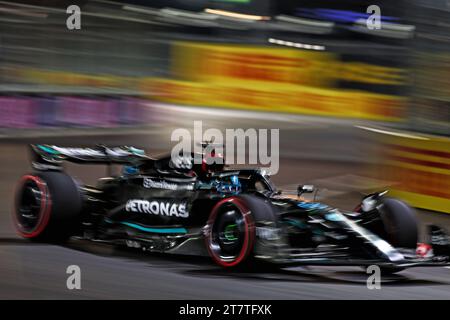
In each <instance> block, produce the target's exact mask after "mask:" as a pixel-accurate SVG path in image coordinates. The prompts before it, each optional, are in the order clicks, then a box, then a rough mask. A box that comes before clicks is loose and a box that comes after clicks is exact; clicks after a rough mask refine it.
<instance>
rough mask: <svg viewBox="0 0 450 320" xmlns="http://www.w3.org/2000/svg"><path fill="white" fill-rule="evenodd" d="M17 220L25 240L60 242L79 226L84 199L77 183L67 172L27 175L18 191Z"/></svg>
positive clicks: (15, 209) (14, 217) (14, 212)
mask: <svg viewBox="0 0 450 320" xmlns="http://www.w3.org/2000/svg"><path fill="white" fill-rule="evenodd" d="M15 196H16V199H15V208H14V211H13V220H14V224H15V226H16V229H17V232H18V233H19V235H21V236H22V237H24V238H28V239H31V240H37V241H48V242H60V241H64V240H66V239H67V238H68V237H70V236H71V235H73V233H74V230H75V228H76V227H77V226H78V220H79V217H80V212H81V209H82V197H81V194H80V192H79V188H78V186H77V184H76V183H75V181H74V180H73V179H72V177H70V176H69V175H67V174H65V173H63V172H39V173H32V174H28V175H24V176H23V177H22V178H21V179H20V180H19V184H18V186H17V189H16V195H15Z"/></svg>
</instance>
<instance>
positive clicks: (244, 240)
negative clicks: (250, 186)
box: [205, 196, 255, 268]
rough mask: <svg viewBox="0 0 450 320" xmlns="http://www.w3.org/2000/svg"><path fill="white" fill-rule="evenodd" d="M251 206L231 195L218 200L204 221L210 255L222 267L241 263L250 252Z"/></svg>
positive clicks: (252, 241)
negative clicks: (206, 220)
mask: <svg viewBox="0 0 450 320" xmlns="http://www.w3.org/2000/svg"><path fill="white" fill-rule="evenodd" d="M252 209H253V208H252V206H251V205H250V204H249V202H248V201H245V199H244V198H241V197H238V196H233V197H229V198H225V199H223V200H221V201H219V202H218V203H217V204H216V205H215V206H214V208H213V209H212V211H211V213H210V215H209V219H208V222H207V228H206V234H205V242H206V248H207V250H208V252H209V255H210V256H211V258H212V259H213V260H214V262H216V263H217V264H218V265H220V266H222V267H225V268H232V267H237V266H242V265H243V264H244V263H245V262H246V261H247V260H248V259H249V258H250V257H251V254H252V252H253V247H254V242H255V223H254V218H253V215H252Z"/></svg>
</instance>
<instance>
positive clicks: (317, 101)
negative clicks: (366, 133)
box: [143, 79, 407, 121]
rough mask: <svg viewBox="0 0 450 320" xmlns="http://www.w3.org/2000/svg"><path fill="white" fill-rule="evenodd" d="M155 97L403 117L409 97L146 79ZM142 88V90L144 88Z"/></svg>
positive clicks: (254, 107)
mask: <svg viewBox="0 0 450 320" xmlns="http://www.w3.org/2000/svg"><path fill="white" fill-rule="evenodd" d="M143 85H144V88H145V91H146V92H154V93H156V94H155V95H151V97H152V98H156V99H157V100H160V101H163V102H169V103H175V104H188V105H196V106H206V107H224V108H238V109H248V110H261V111H271V112H288V113H298V114H308V115H320V116H332V117H343V118H358V119H368V120H380V121H401V120H402V119H403V117H404V113H405V108H406V103H407V99H406V98H402V97H397V96H388V95H382V94H375V93H369V92H363V91H356V90H352V91H339V90H331V89H321V88H313V87H304V86H294V85H279V84H272V85H267V84H266V85H263V84H261V85H259V86H252V85H244V84H242V85H241V86H232V85H222V84H212V83H211V84H208V83H203V82H189V81H178V80H170V79H148V80H146V81H143ZM144 88H143V90H144Z"/></svg>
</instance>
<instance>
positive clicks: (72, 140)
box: [0, 108, 450, 300]
mask: <svg viewBox="0 0 450 320" xmlns="http://www.w3.org/2000/svg"><path fill="white" fill-rule="evenodd" d="M152 112H153V113H154V114H155V119H154V120H155V124H151V125H149V126H147V127H145V128H140V129H139V130H125V131H123V132H119V133H116V131H113V132H112V134H111V132H106V133H105V131H103V132H102V131H89V130H79V129H73V130H60V131H58V130H54V131H53V133H55V132H57V134H56V135H55V134H45V133H42V132H32V133H30V132H28V133H27V132H22V133H21V134H19V135H16V136H20V137H19V138H13V137H11V136H7V135H6V136H5V137H3V138H2V139H1V141H0V163H1V164H2V165H1V166H0V176H1V177H2V178H1V183H0V195H1V197H2V201H1V204H0V299H183V300H186V299H268V300H273V299H421V300H423V299H449V298H450V277H449V276H450V269H448V268H443V267H438V268H412V269H408V270H406V271H403V272H401V273H400V274H398V275H396V276H391V277H387V276H384V277H383V278H382V283H381V289H380V290H369V289H368V288H367V286H366V281H367V276H368V275H367V274H366V273H365V271H364V270H362V269H360V268H357V267H309V268H292V269H284V270H255V269H252V268H250V269H249V270H246V271H232V272H230V271H228V270H222V269H221V268H219V267H216V266H215V265H214V264H213V263H212V262H211V261H210V260H209V259H208V258H204V257H191V256H164V255H156V254H144V253H143V252H135V251H129V250H123V249H119V248H114V247H112V246H109V245H106V244H100V243H91V242H86V241H81V240H75V239H72V240H71V241H70V242H69V243H67V244H66V245H64V246H59V245H50V244H39V243H32V242H29V241H27V240H24V239H21V238H19V237H18V236H17V235H16V233H15V231H14V228H13V226H12V222H11V218H10V214H11V207H12V198H13V194H14V186H15V182H16V181H17V179H18V178H19V177H20V176H21V175H22V174H23V173H25V172H29V171H30V167H29V163H28V155H27V148H26V145H27V144H28V143H31V142H41V143H55V144H62V145H79V144H82V145H94V144H96V143H106V144H115V145H118V144H127V145H131V144H133V145H136V146H139V147H144V148H146V150H148V151H149V153H150V154H154V153H159V152H162V151H167V150H170V143H171V142H170V132H171V130H173V129H174V128H180V127H182V128H188V129H189V128H192V127H193V123H192V121H193V120H203V121H204V125H205V127H216V128H219V129H224V128H249V127H253V128H278V129H280V171H279V172H278V174H277V175H275V176H274V177H273V179H274V181H275V183H276V184H277V185H278V186H280V188H281V189H283V190H287V191H289V190H291V189H294V188H295V186H296V184H298V183H313V184H315V185H317V186H318V187H320V189H321V190H322V191H321V192H320V193H319V195H318V196H319V199H320V200H322V201H325V202H327V203H329V204H331V205H334V206H338V207H341V208H344V209H351V208H353V207H354V206H355V204H356V203H357V201H358V199H359V197H360V193H361V192H364V191H365V190H364V188H365V187H364V186H366V185H367V183H364V184H363V183H360V181H366V182H367V181H369V182H371V183H372V184H374V185H376V184H377V183H380V182H378V181H372V180H370V179H367V175H366V173H367V165H368V163H367V161H366V160H367V159H366V158H368V157H369V156H368V155H369V154H370V152H373V151H374V150H376V148H377V145H376V137H374V136H373V135H370V134H368V133H366V132H363V131H362V130H360V129H358V128H357V127H355V125H360V123H356V122H353V121H347V120H342V121H335V120H334V121H333V120H329V119H325V118H312V117H298V116H283V115H274V114H269V115H267V114H256V115H252V114H251V113H240V112H234V111H233V112H232V111H221V110H213V111H209V109H201V108H200V109H192V108H191V109H185V110H184V109H177V108H175V109H170V108H167V109H163V110H162V109H161V108H158V109H155V110H153V111H152ZM365 125H368V124H367V123H365ZM369 125H373V124H369ZM47 132H48V131H47ZM369 162H370V161H369ZM67 169H68V171H69V172H70V173H71V174H73V175H74V176H76V177H77V178H79V179H81V180H82V181H85V182H87V183H93V182H95V179H96V178H98V177H100V176H102V175H104V174H105V173H106V170H103V169H100V168H99V167H94V166H86V167H82V166H78V165H69V166H68V168H67ZM418 217H419V220H420V222H421V226H422V227H423V226H424V225H425V224H426V223H431V222H434V223H439V224H441V225H445V226H448V225H449V224H450V220H449V217H448V216H446V215H443V214H438V213H432V212H424V211H420V210H418ZM70 265H78V266H79V267H80V268H81V290H69V289H67V286H66V280H67V277H68V276H69V275H68V274H67V273H66V270H67V267H68V266H70Z"/></svg>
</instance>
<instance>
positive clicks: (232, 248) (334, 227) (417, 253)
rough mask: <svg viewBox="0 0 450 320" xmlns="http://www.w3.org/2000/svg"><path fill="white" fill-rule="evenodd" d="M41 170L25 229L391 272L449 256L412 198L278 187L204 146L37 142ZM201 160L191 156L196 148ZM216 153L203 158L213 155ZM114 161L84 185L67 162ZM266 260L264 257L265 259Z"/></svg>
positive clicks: (35, 160)
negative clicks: (358, 197)
mask: <svg viewBox="0 0 450 320" xmlns="http://www.w3.org/2000/svg"><path fill="white" fill-rule="evenodd" d="M30 147H31V155H32V166H33V168H34V172H33V173H30V174H27V175H24V176H23V177H22V178H21V179H20V182H19V185H18V188H17V190H16V208H15V211H14V214H13V216H14V221H15V225H16V227H17V230H18V232H19V234H20V235H21V236H23V237H25V238H29V239H34V240H38V241H51V242H56V241H63V240H66V239H68V238H69V237H71V236H77V237H82V238H84V239H89V240H95V241H104V242H108V243H111V244H116V245H126V246H128V247H133V248H140V249H142V250H144V251H150V252H167V253H183V254H191V255H201V254H205V255H209V256H211V258H212V259H213V260H214V261H215V262H216V263H217V264H219V265H220V266H223V267H235V266H244V265H247V266H248V264H249V263H250V262H255V261H265V262H268V263H269V264H271V265H273V264H275V265H279V266H290V265H354V266H368V265H378V266H380V268H382V270H384V271H386V272H397V271H400V270H402V269H404V268H406V267H413V266H442V265H447V264H448V262H449V255H450V250H449V248H450V246H449V241H448V236H447V235H446V233H445V232H444V231H443V230H442V229H440V228H438V227H436V226H431V227H430V235H429V236H430V241H429V242H430V244H429V245H425V244H421V245H420V246H419V249H418V250H417V238H418V227H417V222H416V218H415V216H414V212H413V210H412V209H411V208H410V207H408V206H407V205H406V204H405V203H403V202H401V201H399V200H397V199H393V198H388V197H386V196H385V192H382V193H373V194H370V195H367V196H366V197H364V198H363V200H362V202H361V204H360V205H358V206H357V208H356V209H355V210H354V211H352V212H346V211H343V210H339V209H336V208H332V207H329V206H327V205H325V204H322V203H318V202H308V201H305V200H304V199H303V197H302V194H303V193H306V192H312V191H313V190H314V188H313V187H312V186H307V185H306V186H300V187H299V188H298V194H293V195H284V194H283V193H281V192H280V191H277V190H276V188H275V186H274V185H273V184H272V182H271V180H270V179H269V176H268V175H266V174H265V172H264V170H261V169H242V170H232V169H230V168H227V167H225V166H224V165H223V164H220V162H221V161H215V163H214V164H210V163H212V162H214V161H211V158H215V160H220V159H222V160H223V157H222V156H221V155H220V154H217V153H214V152H209V153H208V154H206V152H205V149H203V151H204V152H202V153H201V154H200V155H199V154H198V153H190V154H189V156H181V155H180V157H178V158H177V157H171V156H170V155H167V156H163V157H159V158H151V157H149V156H146V155H145V154H144V152H143V150H140V149H136V148H133V147H105V146H98V147H95V148H64V147H58V146H50V145H31V146H30ZM198 156H201V157H203V158H202V159H203V160H202V161H201V162H200V163H199V162H198V161H193V160H194V157H198ZM208 157H209V161H205V159H206V160H208ZM64 161H70V162H75V163H80V164H105V165H110V164H116V165H122V166H123V170H122V171H121V173H120V174H118V175H117V176H109V177H105V178H101V179H99V180H98V183H97V185H96V186H90V185H84V184H82V183H80V182H79V181H77V180H75V179H74V178H72V177H71V176H69V175H68V174H66V173H65V172H64V171H63V166H62V164H63V162H64ZM263 264H264V263H263Z"/></svg>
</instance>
